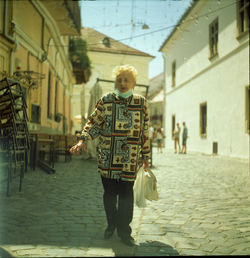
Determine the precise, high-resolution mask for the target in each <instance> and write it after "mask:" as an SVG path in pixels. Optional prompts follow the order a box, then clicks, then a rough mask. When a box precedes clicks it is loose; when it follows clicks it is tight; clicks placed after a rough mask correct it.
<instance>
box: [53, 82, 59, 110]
mask: <svg viewBox="0 0 250 258" xmlns="http://www.w3.org/2000/svg"><path fill="white" fill-rule="evenodd" d="M57 95H58V81H56V85H55V111H54V113H55V114H57V113H58V108H57V105H58V97H57Z"/></svg>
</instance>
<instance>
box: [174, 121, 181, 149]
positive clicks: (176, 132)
mask: <svg viewBox="0 0 250 258" xmlns="http://www.w3.org/2000/svg"><path fill="white" fill-rule="evenodd" d="M180 132H181V128H180V125H179V123H177V124H176V129H175V130H174V151H175V153H177V145H178V150H179V153H180V151H181V147H180Z"/></svg>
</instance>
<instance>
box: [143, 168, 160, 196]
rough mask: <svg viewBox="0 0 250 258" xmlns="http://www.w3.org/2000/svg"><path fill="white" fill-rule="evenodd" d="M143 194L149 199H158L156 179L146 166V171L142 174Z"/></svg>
mask: <svg viewBox="0 0 250 258" xmlns="http://www.w3.org/2000/svg"><path fill="white" fill-rule="evenodd" d="M144 196H145V198H146V199H147V200H149V201H157V200H158V199H159V195H158V191H157V180H156V177H155V175H154V174H153V172H152V171H151V170H150V169H149V168H147V172H146V173H145V174H144Z"/></svg>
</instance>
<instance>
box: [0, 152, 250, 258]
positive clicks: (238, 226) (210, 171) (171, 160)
mask: <svg viewBox="0 0 250 258" xmlns="http://www.w3.org/2000/svg"><path fill="white" fill-rule="evenodd" d="M153 164H154V166H155V167H154V168H153V172H154V173H155V175H156V177H157V179H158V191H159V197H160V199H159V200H158V201H153V202H147V204H148V205H147V207H146V208H143V209H140V208H137V207H135V209H134V220H133V222H132V229H133V233H132V235H133V237H134V238H135V240H136V244H137V245H136V246H134V247H128V246H125V245H124V244H123V243H122V242H121V241H120V240H119V238H118V237H117V235H116V234H114V236H113V237H112V238H111V239H109V240H104V239H103V232H104V229H105V228H106V218H105V213H104V209H103V204H102V194H103V189H102V185H101V180H100V177H99V175H98V173H97V172H96V162H95V161H90V160H83V158H82V157H73V160H72V161H71V162H67V163H65V162H63V161H60V162H57V163H56V174H46V173H45V172H43V171H42V170H40V169H36V170H35V171H28V172H27V174H26V175H25V178H24V182H23V190H22V192H21V193H19V192H18V186H17V185H18V180H17V179H16V180H15V181H14V182H13V184H12V194H11V196H10V197H5V195H4V192H3V191H1V196H0V205H1V210H0V257H4V258H5V257H13V256H15V257H90V256H106V257H107V256H108V257H110V256H168V255H171V256H172V255H247V254H250V196H249V193H250V190H249V189H250V188H249V186H250V175H249V162H248V161H247V160H240V159H233V158H228V157H221V156H205V155H201V154H197V153H190V154H189V153H188V154H187V155H184V154H174V153H173V151H172V150H171V151H170V150H164V153H160V154H158V153H156V150H154V155H153ZM1 187H2V188H3V185H1Z"/></svg>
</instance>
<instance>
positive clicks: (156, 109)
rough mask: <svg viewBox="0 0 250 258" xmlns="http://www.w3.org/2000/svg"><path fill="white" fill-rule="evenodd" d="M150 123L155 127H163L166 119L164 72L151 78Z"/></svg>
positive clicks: (149, 96) (149, 98)
mask: <svg viewBox="0 0 250 258" xmlns="http://www.w3.org/2000/svg"><path fill="white" fill-rule="evenodd" d="M148 100H149V113H150V123H151V125H152V126H153V127H154V128H163V119H164V73H160V74H158V75H157V76H155V77H153V78H151V79H150V80H149V94H148Z"/></svg>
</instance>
